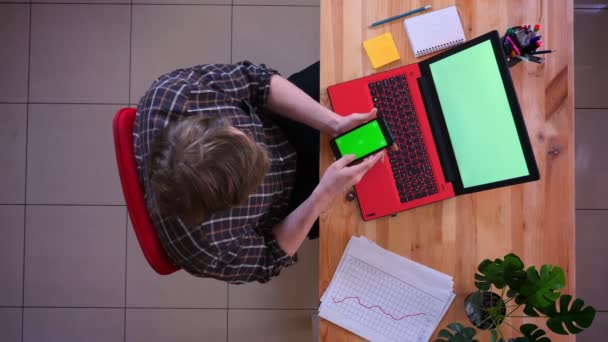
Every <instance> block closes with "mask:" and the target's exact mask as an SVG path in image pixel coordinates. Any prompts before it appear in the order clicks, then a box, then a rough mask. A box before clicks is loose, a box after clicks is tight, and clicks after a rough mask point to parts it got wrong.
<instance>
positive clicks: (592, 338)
mask: <svg viewBox="0 0 608 342" xmlns="http://www.w3.org/2000/svg"><path fill="white" fill-rule="evenodd" d="M577 287H578V285H577ZM606 336H608V312H598V313H596V314H595V319H594V321H593V325H592V326H591V327H590V328H589V329H587V330H585V331H583V332H582V333H580V334H578V335H576V342H598V341H605V340H606Z"/></svg>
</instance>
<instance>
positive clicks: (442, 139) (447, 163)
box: [418, 76, 458, 182]
mask: <svg viewBox="0 0 608 342" xmlns="http://www.w3.org/2000/svg"><path fill="white" fill-rule="evenodd" d="M418 85H419V86H420V91H421V92H422V95H423V96H422V99H423V101H424V106H425V108H426V112H427V116H428V118H429V123H430V124H431V131H433V137H434V138H435V146H436V147H437V153H438V154H439V160H440V161H441V167H442V168H443V173H444V176H445V179H446V181H448V182H454V181H455V180H456V179H457V178H458V175H457V171H456V166H455V160H454V157H453V154H452V148H451V143H450V140H449V136H448V133H447V130H446V129H445V128H444V125H443V123H442V120H441V115H442V113H441V111H440V110H439V103H437V101H438V100H437V101H434V100H433V98H436V97H435V96H433V95H432V94H433V91H432V89H431V85H430V83H429V79H428V78H427V77H425V76H422V77H420V78H418Z"/></svg>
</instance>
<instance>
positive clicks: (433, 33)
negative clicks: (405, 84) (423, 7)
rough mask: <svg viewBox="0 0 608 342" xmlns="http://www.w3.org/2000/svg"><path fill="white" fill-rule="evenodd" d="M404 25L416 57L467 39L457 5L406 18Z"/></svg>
mask: <svg viewBox="0 0 608 342" xmlns="http://www.w3.org/2000/svg"><path fill="white" fill-rule="evenodd" d="M404 25H405V30H406V31H407V35H408V36H409V38H410V45H411V46H412V49H413V50H414V55H415V56H416V58H418V57H420V56H424V55H428V54H430V53H433V52H436V51H441V50H445V49H448V48H451V47H452V46H455V45H458V44H461V43H464V42H465V40H466V38H465V36H464V31H463V30H462V24H461V23H460V17H459V16H458V11H457V10H456V6H451V7H448V8H444V9H441V10H438V11H434V12H431V13H428V14H423V15H419V16H417V17H414V18H411V19H405V21H404Z"/></svg>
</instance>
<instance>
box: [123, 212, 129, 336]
mask: <svg viewBox="0 0 608 342" xmlns="http://www.w3.org/2000/svg"><path fill="white" fill-rule="evenodd" d="M128 255H129V211H128V209H126V208H125V301H124V303H125V304H124V305H125V307H124V327H123V342H127V277H128V272H127V267H128V263H127V259H128V257H129V256H128Z"/></svg>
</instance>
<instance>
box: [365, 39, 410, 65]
mask: <svg viewBox="0 0 608 342" xmlns="http://www.w3.org/2000/svg"><path fill="white" fill-rule="evenodd" d="M363 48H364V49H365V52H367V57H369V61H370V62H372V67H373V68H374V69H378V68H379V67H381V66H384V65H387V64H388V63H390V62H394V61H397V60H399V59H400V58H401V56H399V52H398V51H397V46H395V41H394V40H393V35H392V34H391V33H390V32H386V33H385V34H381V35H379V36H378V37H376V38H372V39H368V40H366V41H364V42H363Z"/></svg>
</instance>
